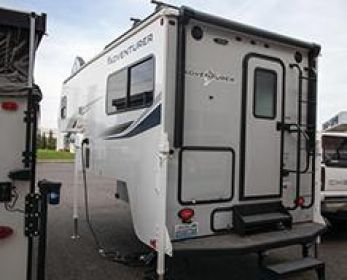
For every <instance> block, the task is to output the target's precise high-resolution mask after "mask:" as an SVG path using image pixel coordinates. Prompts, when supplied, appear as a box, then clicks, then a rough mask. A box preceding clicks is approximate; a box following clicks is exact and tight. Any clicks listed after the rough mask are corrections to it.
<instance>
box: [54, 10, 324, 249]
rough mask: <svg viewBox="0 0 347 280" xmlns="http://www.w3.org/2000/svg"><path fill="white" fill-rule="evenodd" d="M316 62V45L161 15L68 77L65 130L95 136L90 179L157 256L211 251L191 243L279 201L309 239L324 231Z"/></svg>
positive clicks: (203, 18)
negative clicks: (121, 207) (111, 190)
mask: <svg viewBox="0 0 347 280" xmlns="http://www.w3.org/2000/svg"><path fill="white" fill-rule="evenodd" d="M318 54H319V47H318V46H317V45H315V44H309V43H304V42H302V41H298V40H294V39H290V38H287V37H284V36H280V35H276V34H273V33H269V32H266V31H263V30H258V29H255V28H252V27H248V26H244V25H241V24H237V23H234V22H231V21H228V20H224V19H221V18H217V17H214V16H210V15H206V14H203V13H200V12H197V11H194V10H192V9H190V8H184V7H183V8H181V9H175V8H171V7H162V8H160V9H158V10H157V11H156V12H155V13H154V14H152V15H151V16H149V17H148V18H146V19H145V20H143V21H142V22H141V23H139V24H137V25H136V26H135V27H133V28H132V29H131V30H129V31H128V32H126V33H125V34H123V35H122V36H120V37H119V38H118V39H116V40H115V41H113V42H112V43H111V44H109V45H108V46H106V48H105V49H104V50H103V51H102V52H101V53H100V54H99V55H97V56H96V57H95V58H94V59H92V60H91V61H89V62H87V63H86V64H84V65H82V66H81V67H80V68H79V69H77V70H76V69H75V72H74V73H73V74H72V75H71V76H70V77H69V78H67V79H66V80H65V82H64V84H63V88H62V107H61V112H60V113H61V114H60V120H59V126H60V130H61V131H62V132H64V133H72V134H73V133H75V132H79V133H83V135H84V138H88V139H89V145H88V149H89V150H90V168H89V170H90V172H95V173H97V174H99V175H102V176H106V177H109V178H113V179H114V181H115V187H116V193H117V195H118V196H119V197H120V198H121V199H123V200H125V201H128V202H129V204H130V208H131V214H132V219H133V224H134V228H135V232H136V234H137V236H138V237H139V239H140V240H141V241H142V242H144V243H145V244H147V245H148V246H151V247H152V248H154V249H156V250H158V251H160V250H162V249H163V247H161V246H160V244H163V242H164V241H163V240H165V252H166V253H168V254H171V249H172V248H173V250H174V251H175V250H184V246H186V245H187V246H188V247H189V248H190V249H193V250H194V249H198V250H199V249H201V250H203V249H204V248H203V247H204V246H206V243H205V242H203V243H200V248H199V245H198V243H196V244H193V243H189V242H190V241H192V242H194V241H195V240H199V239H198V238H200V237H207V236H220V235H219V233H226V234H229V235H230V236H234V235H235V234H234V235H232V234H231V233H232V232H233V230H235V228H236V227H235V225H234V221H235V218H233V216H234V215H235V209H237V207H239V206H245V207H246V208H247V206H250V208H252V207H253V208H254V207H256V208H257V207H258V209H262V208H263V206H264V205H268V204H271V203H275V204H276V203H279V204H281V205H283V208H284V209H286V210H288V211H289V213H290V214H289V215H290V216H291V219H292V221H293V225H292V229H293V230H294V231H295V230H296V229H297V228H298V227H300V226H302V225H306V226H308V227H307V229H308V231H309V232H310V234H309V235H310V236H311V241H312V238H313V240H314V239H315V238H316V237H317V236H318V235H319V233H320V232H321V230H322V228H324V226H318V227H316V226H317V223H318V222H320V221H321V219H320V214H319V212H317V211H319V202H320V199H319V190H318V188H316V182H315V163H314V162H315V114H316V112H315V108H316V105H315V100H316V91H315V83H316V75H315V72H316V70H317V69H316V67H317V65H316V57H317V56H318ZM265 208H266V206H265ZM182 210H187V212H185V213H183V214H187V213H188V214H192V212H189V211H191V210H193V211H194V215H193V217H191V218H189V219H188V220H184V219H183V218H182V212H180V211H182ZM242 211H243V210H242ZM242 211H241V212H242ZM253 211H254V209H253ZM246 212H247V210H246ZM180 215H181V217H180ZM268 218H269V216H268ZM270 219H271V218H270ZM241 220H242V218H241ZM264 225H266V221H264ZM230 232H231V233H230ZM276 232H277V231H275V233H274V236H275V235H276ZM290 232H291V231H290V230H289V233H288V237H287V240H288V241H289V240H291V241H289V242H288V244H291V242H292V243H294V242H293V241H294V239H292V237H290ZM217 234H218V235H217ZM299 235H300V234H299ZM307 236H308V235H307V232H305V233H301V235H300V238H306V237H307ZM274 238H275V237H274ZM275 239H276V238H275ZM182 240H185V241H183V242H180V241H182ZM204 240H206V239H204ZM300 240H301V241H302V239H300ZM305 240H306V239H305ZM268 241H269V240H267V241H266V242H267V243H269V242H270V243H271V242H272V241H269V242H268ZM211 242H212V243H209V244H208V245H207V246H206V248H207V247H209V249H211V248H210V247H211V246H214V245H216V243H218V240H213V241H211ZM238 242H240V240H234V241H232V240H231V241H230V242H229V243H228V244H227V245H225V244H223V246H224V247H223V249H233V246H236V247H238V249H240V248H242V246H243V244H242V243H239V244H236V243H238ZM259 242H260V243H259ZM262 242H263V243H261V241H257V244H252V246H253V245H254V250H255V251H256V246H255V245H257V246H261V245H264V244H265V243H266V242H265V241H264V240H263V241H262ZM285 243H286V242H285ZM303 243H304V242H303ZM180 244H184V245H180ZM271 244H277V243H276V240H273V243H271ZM288 244H287V245H288ZM249 245H250V244H248V245H247V246H246V245H245V247H244V248H246V247H247V248H248V249H250V248H249ZM277 245H278V244H277ZM277 245H276V246H277ZM172 246H173V247H172ZM219 246H221V245H219ZM225 246H226V247H225ZM252 246H251V247H252ZM276 246H274V247H276ZM217 247H218V245H217V246H216V247H214V248H217ZM270 247H271V246H270ZM270 247H269V248H270ZM257 248H259V247H257Z"/></svg>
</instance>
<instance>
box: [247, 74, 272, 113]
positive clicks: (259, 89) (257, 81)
mask: <svg viewBox="0 0 347 280" xmlns="http://www.w3.org/2000/svg"><path fill="white" fill-rule="evenodd" d="M276 94H277V74H276V72H275V71H272V70H267V69H262V68H257V69H256V70H255V73H254V107H253V109H254V110H253V113H254V116H255V117H257V118H267V119H273V118H275V116H276Z"/></svg>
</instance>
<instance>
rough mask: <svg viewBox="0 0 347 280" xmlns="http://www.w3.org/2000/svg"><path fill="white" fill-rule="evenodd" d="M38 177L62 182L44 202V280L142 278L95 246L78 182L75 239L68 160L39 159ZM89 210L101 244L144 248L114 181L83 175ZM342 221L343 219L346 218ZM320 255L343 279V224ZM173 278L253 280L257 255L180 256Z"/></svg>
mask: <svg viewBox="0 0 347 280" xmlns="http://www.w3.org/2000/svg"><path fill="white" fill-rule="evenodd" d="M38 178H39V179H44V178H46V179H49V180H56V181H60V182H62V183H63V187H62V192H61V194H62V195H61V204H60V205H59V206H50V207H49V221H48V246H47V280H113V279H114V280H115V279H125V280H133V279H143V276H144V274H145V273H146V271H148V270H149V269H150V268H149V267H129V266H125V265H122V264H119V263H116V262H112V261H110V260H106V259H104V258H102V257H100V255H99V254H98V252H97V246H96V244H95V242H94V239H93V237H92V235H91V233H90V231H89V230H88V227H87V225H86V221H85V217H84V207H83V196H82V185H80V186H79V191H80V193H81V195H80V199H79V201H78V202H79V207H78V209H79V214H80V219H79V234H80V238H79V239H76V240H74V239H71V235H72V232H73V219H72V204H73V164H71V163H39V164H38ZM88 188H89V196H90V215H91V220H92V224H93V226H94V228H95V231H96V235H97V236H98V239H99V240H100V243H101V245H102V246H103V247H104V248H105V249H107V250H108V251H112V252H113V251H119V252H121V253H122V254H133V253H134V254H137V253H139V252H145V251H146V250H147V249H146V248H145V247H144V246H143V245H142V244H141V243H140V242H139V241H138V240H137V238H136V236H135V233H134V231H133V228H132V224H131V216H130V210H129V207H128V205H127V204H126V203H124V202H121V201H117V200H116V199H115V197H114V194H115V182H114V181H113V180H108V179H104V178H100V177H98V176H92V175H90V174H89V175H88ZM346 224H347V223H346ZM319 254H320V259H322V260H323V261H325V262H326V279H327V280H347V272H346V268H347V226H344V225H340V226H339V227H336V228H333V229H332V230H331V231H330V232H328V233H327V234H325V235H324V236H323V238H322V244H321V245H320V249H319ZM300 255H301V248H300V247H297V246H294V247H290V248H283V249H280V250H275V251H271V252H270V253H269V255H268V256H267V257H266V261H267V262H270V263H272V262H279V261H281V260H285V259H293V258H295V257H300ZM173 267H174V272H173V273H174V279H177V280H178V279H182V280H184V279H189V280H195V279H199V280H205V279H206V280H207V279H221V280H222V279H228V280H254V279H257V270H258V266H257V256H256V255H246V256H228V255H220V256H218V257H217V256H214V257H207V256H204V255H201V256H199V257H194V259H192V258H189V257H180V258H174V259H173ZM287 279H293V280H294V279H300V280H309V279H312V280H313V279H317V278H316V276H315V274H314V273H311V272H309V273H305V274H300V275H297V276H294V277H291V278H287Z"/></svg>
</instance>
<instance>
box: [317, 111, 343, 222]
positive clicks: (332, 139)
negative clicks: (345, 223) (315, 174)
mask: <svg viewBox="0 0 347 280" xmlns="http://www.w3.org/2000/svg"><path fill="white" fill-rule="evenodd" d="M346 131H347V112H340V113H338V114H337V115H336V116H334V117H333V118H331V119H330V120H329V121H327V122H326V123H324V124H323V132H322V135H321V151H322V166H321V182H322V185H321V189H322V214H323V215H324V216H326V217H328V218H332V219H346V218H347V132H346Z"/></svg>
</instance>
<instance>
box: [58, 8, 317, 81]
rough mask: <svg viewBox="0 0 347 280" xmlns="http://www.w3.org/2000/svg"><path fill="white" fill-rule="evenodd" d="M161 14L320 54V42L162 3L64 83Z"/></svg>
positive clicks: (314, 55) (314, 54)
mask: <svg viewBox="0 0 347 280" xmlns="http://www.w3.org/2000/svg"><path fill="white" fill-rule="evenodd" d="M161 15H170V16H178V15H180V16H181V17H182V19H183V20H189V19H194V20H198V21H203V22H206V23H210V24H213V25H217V26H220V27H224V28H228V29H232V30H234V31H236V32H240V33H245V34H248V35H252V36H258V37H261V38H264V39H268V40H272V41H276V42H278V43H282V44H286V45H291V46H294V47H299V48H303V49H307V50H309V51H310V53H311V55H312V56H313V57H316V56H318V55H319V53H320V50H321V47H320V45H318V44H315V43H311V42H305V41H302V40H298V39H294V38H291V37H287V36H283V35H280V34H277V33H274V32H269V31H266V30H263V29H260V28H256V27H253V26H249V25H245V24H241V23H238V22H235V21H232V20H228V19H225V18H221V17H217V16H213V15H211V14H207V13H203V12H199V11H196V10H194V9H192V8H190V7H186V6H182V7H180V8H179V7H173V6H171V5H170V6H167V5H164V4H163V5H162V6H160V8H159V9H156V10H155V12H154V13H152V14H150V15H149V16H148V17H146V18H145V19H143V20H142V21H141V22H139V23H137V24H135V25H133V26H132V27H131V28H130V29H129V30H127V31H126V32H125V33H123V34H122V35H120V36H119V37H117V38H116V39H114V40H113V41H112V42H110V43H109V44H107V45H106V46H105V48H104V50H103V51H102V52H101V53H99V54H98V55H96V56H95V57H94V58H92V59H91V60H89V61H88V62H87V63H85V64H84V65H83V66H82V67H81V68H80V69H78V71H76V72H74V73H73V74H72V75H70V76H69V77H68V78H67V79H66V80H65V81H64V83H66V82H68V81H69V80H70V79H71V78H72V77H73V76H75V75H76V74H77V73H78V72H80V71H81V70H82V69H83V68H85V67H87V66H88V65H89V64H90V63H92V62H93V61H95V60H96V59H98V58H99V57H101V56H102V55H103V54H104V53H106V52H108V51H110V50H111V49H113V48H114V47H115V46H116V45H118V44H119V43H120V42H122V41H124V40H125V39H126V38H128V37H129V36H131V35H132V34H134V33H136V32H137V31H138V30H141V29H143V28H144V27H145V26H146V25H147V24H148V22H151V21H152V20H153V19H155V18H157V17H158V16H161Z"/></svg>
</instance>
